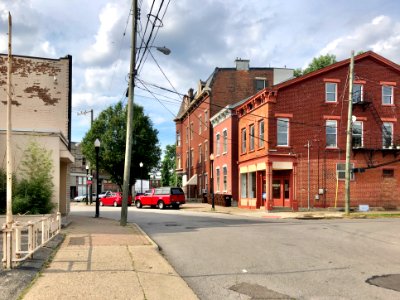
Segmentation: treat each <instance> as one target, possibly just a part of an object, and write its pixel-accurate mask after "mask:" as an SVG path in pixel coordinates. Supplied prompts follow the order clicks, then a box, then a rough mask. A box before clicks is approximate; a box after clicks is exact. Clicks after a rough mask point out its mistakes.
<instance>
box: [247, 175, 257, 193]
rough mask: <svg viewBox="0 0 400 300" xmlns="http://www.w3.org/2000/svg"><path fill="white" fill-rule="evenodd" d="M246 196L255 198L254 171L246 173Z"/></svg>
mask: <svg viewBox="0 0 400 300" xmlns="http://www.w3.org/2000/svg"><path fill="white" fill-rule="evenodd" d="M247 175H248V180H249V182H248V186H247V187H248V194H247V195H248V197H249V198H255V197H256V172H251V173H248V174H247Z"/></svg>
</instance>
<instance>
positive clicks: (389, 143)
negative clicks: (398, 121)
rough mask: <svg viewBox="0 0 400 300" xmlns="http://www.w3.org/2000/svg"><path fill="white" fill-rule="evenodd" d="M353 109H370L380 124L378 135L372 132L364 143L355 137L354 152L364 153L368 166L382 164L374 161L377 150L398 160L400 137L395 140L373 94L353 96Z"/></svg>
mask: <svg viewBox="0 0 400 300" xmlns="http://www.w3.org/2000/svg"><path fill="white" fill-rule="evenodd" d="M353 109H354V110H355V111H356V110H358V109H361V110H362V111H363V112H365V111H368V112H369V113H370V115H371V116H372V119H373V120H374V122H375V124H376V125H377V126H378V128H379V129H378V130H377V132H378V133H379V136H378V135H375V136H374V134H373V133H372V132H370V137H369V139H366V138H364V137H363V138H364V141H363V142H364V143H363V142H361V141H356V142H354V139H353V153H354V156H356V155H357V154H358V153H360V154H361V153H362V154H363V155H364V157H365V161H366V163H367V168H368V169H370V168H376V167H378V166H381V165H377V164H376V163H374V161H373V158H374V155H375V154H376V153H377V152H381V153H382V156H383V157H385V156H386V155H393V156H394V159H395V160H394V161H397V160H398V159H397V156H398V155H399V154H400V139H399V137H397V139H396V140H395V138H394V135H393V131H392V130H389V129H388V128H387V127H386V126H385V124H384V122H383V121H382V119H381V116H380V115H379V113H378V111H377V109H376V107H375V106H374V103H373V98H372V96H370V95H368V94H365V93H364V94H361V95H360V94H359V95H357V96H356V97H353Z"/></svg>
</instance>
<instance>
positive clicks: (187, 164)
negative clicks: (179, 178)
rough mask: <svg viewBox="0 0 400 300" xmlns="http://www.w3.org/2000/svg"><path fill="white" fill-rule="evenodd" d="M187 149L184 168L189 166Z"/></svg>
mask: <svg viewBox="0 0 400 300" xmlns="http://www.w3.org/2000/svg"><path fill="white" fill-rule="evenodd" d="M189 160H190V158H189V151H186V168H189Z"/></svg>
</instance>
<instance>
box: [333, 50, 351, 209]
mask: <svg viewBox="0 0 400 300" xmlns="http://www.w3.org/2000/svg"><path fill="white" fill-rule="evenodd" d="M349 73H350V74H349V108H348V113H347V132H346V134H347V140H346V169H345V206H344V210H345V214H346V215H348V214H349V213H350V178H351V170H350V156H351V147H352V145H351V144H352V136H353V132H352V130H353V121H352V115H353V81H354V50H353V51H351V58H350V70H349ZM336 176H337V175H336Z"/></svg>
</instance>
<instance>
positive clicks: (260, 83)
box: [174, 59, 293, 199]
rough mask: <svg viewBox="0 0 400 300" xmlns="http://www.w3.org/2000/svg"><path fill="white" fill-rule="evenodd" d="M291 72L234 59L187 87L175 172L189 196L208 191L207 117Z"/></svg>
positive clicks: (209, 131)
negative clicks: (229, 63) (189, 87)
mask: <svg viewBox="0 0 400 300" xmlns="http://www.w3.org/2000/svg"><path fill="white" fill-rule="evenodd" d="M292 76H293V70H292V69H276V68H250V66H249V61H248V60H240V59H237V60H236V68H216V69H215V70H214V72H213V73H212V74H211V75H210V77H209V78H208V79H207V80H206V81H205V82H204V81H199V84H198V87H197V91H196V92H194V90H193V89H190V90H189V92H188V95H186V96H185V97H184V99H183V101H182V105H181V108H180V110H179V113H178V115H177V117H176V118H175V120H174V121H175V123H176V145H177V147H176V156H177V162H176V165H177V169H176V172H177V173H178V174H179V175H181V176H182V183H183V187H184V190H185V192H186V197H187V198H188V199H201V198H203V195H205V194H208V193H209V185H210V176H209V175H210V160H209V157H210V154H211V153H212V152H210V149H213V139H212V137H213V132H212V129H211V128H210V118H211V117H213V116H214V115H215V114H216V113H217V112H218V111H220V110H221V108H224V107H225V106H226V105H229V104H231V103H236V102H238V101H240V100H242V99H244V98H246V97H249V96H251V95H254V94H255V93H256V92H257V91H259V90H262V89H264V88H265V87H268V86H271V85H274V84H277V83H279V82H282V81H283V80H287V79H289V78H291V77H292Z"/></svg>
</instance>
